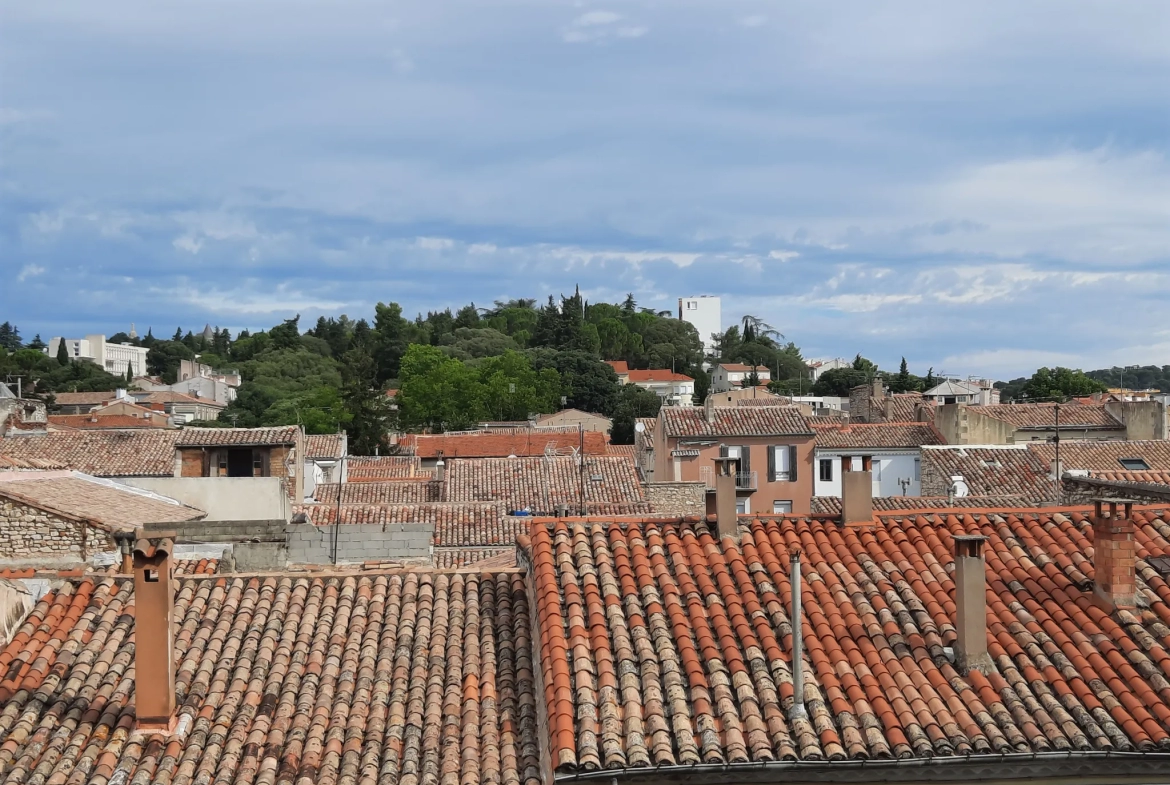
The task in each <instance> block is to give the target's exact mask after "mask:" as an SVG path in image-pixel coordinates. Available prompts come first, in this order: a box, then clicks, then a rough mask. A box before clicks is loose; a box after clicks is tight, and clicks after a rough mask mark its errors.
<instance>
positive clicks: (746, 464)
mask: <svg viewBox="0 0 1170 785" xmlns="http://www.w3.org/2000/svg"><path fill="white" fill-rule="evenodd" d="M739 470H740V471H741V472H743V473H744V474H747V473H748V472H750V471H751V470H752V448H751V446H750V445H747V444H743V445H740V448H739Z"/></svg>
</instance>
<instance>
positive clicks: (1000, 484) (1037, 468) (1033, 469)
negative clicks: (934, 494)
mask: <svg viewBox="0 0 1170 785" xmlns="http://www.w3.org/2000/svg"><path fill="white" fill-rule="evenodd" d="M920 460H921V464H920V466H921V477H922V485H923V487H924V488H931V489H933V488H934V487H935V486H937V487H938V488H939V491H940V492H941V491H942V489H944V488H945V487H946V486H947V485H949V484H950V479H951V477H954V476H956V475H962V477H963V480H964V481H965V482H966V483H967V488H968V490H969V491H970V495H972V496H1017V497H1023V498H1026V499H1031V500H1032V501H1033V503H1038V502H1040V501H1043V500H1047V499H1050V498H1051V497H1052V494H1053V493H1054V492H1055V488H1054V487H1053V481H1052V480H1051V479H1049V476H1048V475H1049V474H1050V472H1051V468H1050V466H1049V464H1048V463H1047V462H1045V461H1042V460H1039V459H1038V458H1037V457H1036V455H1035V454H1034V453H1032V452H1031V451H1030V450H1029V449H1027V448H1025V447H1023V446H997V447H971V446H968V445H953V446H949V447H925V448H923V450H922V453H921V457H920Z"/></svg>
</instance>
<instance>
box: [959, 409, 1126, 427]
mask: <svg viewBox="0 0 1170 785" xmlns="http://www.w3.org/2000/svg"><path fill="white" fill-rule="evenodd" d="M1053 409H1054V405H1053V404H1050V403H1002V404H996V405H994V406H972V407H970V409H969V411H971V412H975V413H977V414H982V415H983V416H985V417H990V418H992V419H994V420H1000V421H1002V422H1006V423H1008V424H1009V425H1013V426H1015V427H1016V428H1041V429H1043V428H1047V429H1051V428H1053V427H1055V422H1056V420H1055V413H1054V411H1053ZM1060 427H1061V428H1062V429H1063V428H1066V427H1068V428H1074V427H1075V428H1078V429H1079V428H1111V429H1118V428H1123V427H1124V426H1123V425H1122V424H1121V423H1120V422H1118V420H1117V419H1116V418H1115V417H1114V416H1113V415H1111V414H1110V413H1109V412H1107V411H1105V405H1104V404H1074V405H1063V406H1061V407H1060Z"/></svg>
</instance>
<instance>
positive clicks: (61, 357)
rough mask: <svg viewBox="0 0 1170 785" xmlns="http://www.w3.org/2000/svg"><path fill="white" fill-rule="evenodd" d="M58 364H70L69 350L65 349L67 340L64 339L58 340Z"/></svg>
mask: <svg viewBox="0 0 1170 785" xmlns="http://www.w3.org/2000/svg"><path fill="white" fill-rule="evenodd" d="M57 364H58V365H68V364H69V349H67V348H66V347H65V339H64V338H58V339H57Z"/></svg>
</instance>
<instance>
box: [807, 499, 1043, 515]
mask: <svg viewBox="0 0 1170 785" xmlns="http://www.w3.org/2000/svg"><path fill="white" fill-rule="evenodd" d="M1033 504H1035V502H1034V500H1032V499H1027V498H1024V497H1019V496H964V497H962V498H956V499H950V500H948V499H947V497H946V496H875V497H873V509H874V510H875V511H877V512H900V511H903V510H948V509H987V508H989V507H1006V506H1013V507H1028V506H1031V505H1033ZM812 512H813V515H840V514H841V497H839V496H814V497H813V499H812Z"/></svg>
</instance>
